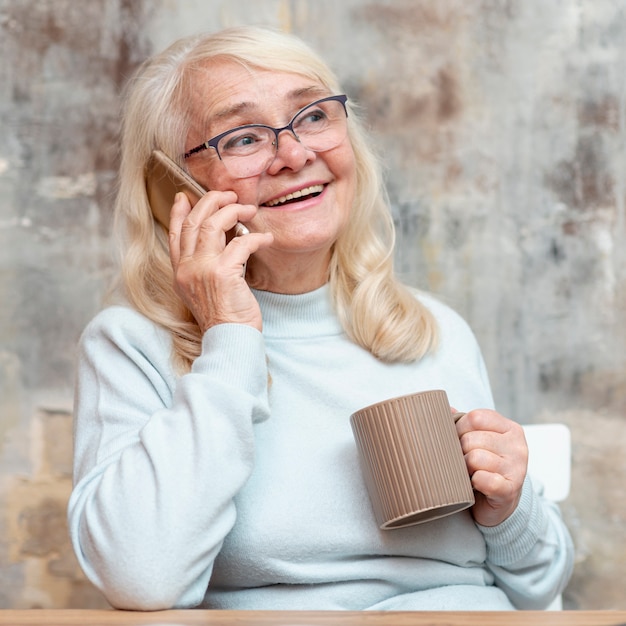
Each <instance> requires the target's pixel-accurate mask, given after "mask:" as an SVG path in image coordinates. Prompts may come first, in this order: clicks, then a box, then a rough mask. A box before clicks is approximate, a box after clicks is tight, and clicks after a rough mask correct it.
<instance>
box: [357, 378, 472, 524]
mask: <svg viewBox="0 0 626 626" xmlns="http://www.w3.org/2000/svg"><path fill="white" fill-rule="evenodd" d="M462 415H464V414H463V413H457V414H456V415H454V414H453V413H452V411H451V409H450V404H449V402H448V396H447V394H446V392H445V391H442V390H433V391H423V392H420V393H414V394H410V395H407V396H401V397H399V398H391V399H390V400H385V401H383V402H378V403H376V404H373V405H371V406H367V407H365V408H363V409H360V410H359V411H356V412H355V413H353V414H352V415H351V416H350V423H351V425H352V431H353V433H354V437H355V440H356V444H357V449H358V452H359V458H360V462H361V468H362V471H363V477H364V479H365V484H366V486H367V490H368V492H369V495H370V500H371V502H372V507H373V509H374V515H375V517H376V521H377V522H378V525H379V526H380V528H382V529H384V530H387V529H393V528H403V527H405V526H411V525H413V524H420V523H422V522H428V521H431V520H434V519H437V518H440V517H444V516H446V515H451V514H452V513H458V512H459V511H462V510H464V509H467V508H469V507H470V506H472V505H473V504H474V492H473V490H472V485H471V482H470V478H469V474H468V472H467V467H466V465H465V459H464V458H463V451H462V449H461V443H460V441H459V437H458V435H457V432H456V428H455V422H456V420H458V419H459V418H460V417H461V416H462Z"/></svg>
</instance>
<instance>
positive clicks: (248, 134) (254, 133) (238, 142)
mask: <svg viewBox="0 0 626 626" xmlns="http://www.w3.org/2000/svg"><path fill="white" fill-rule="evenodd" d="M272 141H273V133H272V132H271V131H269V130H268V129H267V128H264V127H262V126H253V127H242V128H235V129H234V130H232V131H230V132H229V133H228V134H227V135H225V136H224V137H222V139H221V140H220V143H219V150H220V152H221V153H224V154H238V155H239V154H251V153H253V152H256V151H257V150H260V149H261V148H263V147H264V146H265V145H267V144H268V143H271V142H272Z"/></svg>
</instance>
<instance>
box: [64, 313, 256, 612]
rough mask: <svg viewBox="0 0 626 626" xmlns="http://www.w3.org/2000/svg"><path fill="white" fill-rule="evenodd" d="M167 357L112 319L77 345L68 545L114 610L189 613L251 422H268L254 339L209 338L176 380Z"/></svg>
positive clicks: (244, 467) (152, 339) (229, 504)
mask: <svg viewBox="0 0 626 626" xmlns="http://www.w3.org/2000/svg"><path fill="white" fill-rule="evenodd" d="M169 350H170V346H169V341H168V340H167V338H166V335H165V334H164V333H162V332H160V331H157V329H156V327H155V326H154V325H153V324H151V323H150V322H148V321H147V320H145V319H144V318H142V317H141V316H139V315H138V314H136V313H134V312H131V311H130V310H127V309H121V308H116V309H111V310H109V311H106V312H105V313H104V314H101V315H100V316H99V317H98V318H96V320H95V321H94V322H93V323H92V324H91V325H90V326H89V327H88V328H87V330H86V332H85V333H84V335H83V338H82V340H81V345H80V353H79V364H78V381H77V388H76V404H75V477H74V481H75V486H74V490H73V493H72V496H71V499H70V504H69V525H70V534H71V538H72V542H73V545H74V548H75V551H76V554H77V556H78V559H79V561H80V563H81V566H82V567H83V569H84V571H85V572H86V574H87V576H88V577H89V578H90V580H91V581H92V582H93V583H94V584H95V585H96V586H97V587H98V588H99V589H100V590H101V591H102V592H103V593H104V595H105V597H106V598H107V600H108V601H109V602H110V603H111V604H112V605H113V606H115V607H118V608H126V609H143V610H149V609H165V608H171V607H188V606H195V605H197V604H199V603H200V602H201V600H202V598H203V596H204V593H205V591H206V587H207V584H208V581H209V578H210V575H211V570H212V566H213V562H214V559H215V557H216V555H217V554H218V553H219V551H220V548H221V545H222V542H223V539H224V537H225V536H226V535H227V534H228V532H229V531H230V529H231V528H232V526H233V524H234V522H235V517H236V511H235V505H234V503H233V498H234V496H235V495H236V494H237V492H238V491H239V490H240V489H241V487H242V486H243V485H244V483H245V482H246V480H247V478H248V476H249V475H250V472H251V470H252V466H253V457H254V440H253V432H252V427H253V422H254V421H259V420H261V419H264V418H265V417H267V415H268V409H267V368H266V362H265V354H264V347H263V340H262V336H261V334H260V333H259V332H258V331H257V330H255V329H253V328H251V327H249V326H243V325H235V324H222V325H219V326H216V327H215V328H212V329H210V330H209V331H208V332H207V333H206V334H205V336H204V339H203V345H202V354H201V355H200V356H199V357H198V358H197V359H196V361H195V362H194V364H193V367H192V370H191V372H190V373H189V374H186V375H184V376H182V377H181V378H180V379H179V380H178V381H176V378H175V376H174V375H173V373H172V372H171V369H170V367H169V356H170V351H169ZM174 389H175V391H173V390H174Z"/></svg>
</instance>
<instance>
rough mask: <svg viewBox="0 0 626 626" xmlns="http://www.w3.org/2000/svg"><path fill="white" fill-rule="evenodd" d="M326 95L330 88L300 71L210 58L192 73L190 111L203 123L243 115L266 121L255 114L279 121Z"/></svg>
mask: <svg viewBox="0 0 626 626" xmlns="http://www.w3.org/2000/svg"><path fill="white" fill-rule="evenodd" d="M326 95H330V92H329V90H328V89H327V88H326V87H325V86H324V85H322V84H321V83H320V82H318V81H316V80H314V79H312V78H309V77H306V76H302V75H300V74H294V73H290V72H276V71H271V70H261V69H255V68H248V67H243V66H242V65H239V64H237V63H234V62H232V61H214V62H212V63H211V64H210V65H207V66H206V67H205V68H203V70H202V71H201V72H199V73H197V74H196V84H195V85H194V88H193V97H192V114H193V115H194V116H195V117H196V122H199V123H201V124H204V125H207V126H211V125H221V124H222V123H225V124H227V125H228V123H229V122H231V121H237V123H239V121H238V120H243V119H246V118H249V119H251V120H254V121H266V120H265V119H261V118H260V117H259V116H263V118H267V117H269V118H272V117H275V118H276V119H277V120H278V121H282V120H283V119H284V117H285V115H286V116H289V115H290V114H291V113H294V112H295V111H296V110H297V109H298V108H300V107H301V106H304V105H305V104H308V103H309V102H311V101H312V100H315V99H317V98H322V97H324V96H326ZM241 123H246V122H241Z"/></svg>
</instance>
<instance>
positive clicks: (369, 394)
mask: <svg viewBox="0 0 626 626" xmlns="http://www.w3.org/2000/svg"><path fill="white" fill-rule="evenodd" d="M255 296H256V297H257V298H258V300H259V303H260V305H261V309H262V313H263V323H264V330H263V333H262V334H261V333H259V332H258V331H256V330H254V329H253V328H251V327H248V326H240V325H235V324H224V325H220V326H217V327H214V328H212V329H210V330H209V331H208V332H207V333H206V334H205V336H204V339H203V349H202V354H201V356H200V357H198V358H197V359H196V361H195V362H194V364H193V367H192V371H191V372H190V373H189V374H186V375H184V376H182V377H177V375H176V374H175V372H174V371H173V369H172V366H171V363H170V340H169V336H168V334H167V333H166V332H164V331H163V330H162V329H160V328H158V327H157V326H155V325H154V324H153V323H151V322H150V321H148V320H147V319H146V318H144V317H143V316H141V315H139V314H138V313H136V312H134V311H133V310H131V309H129V308H124V307H112V308H109V309H106V310H105V311H103V312H102V313H100V314H99V315H98V316H97V317H96V318H95V319H94V320H93V321H92V322H91V323H90V325H89V326H88V327H87V329H86V330H85V332H84V334H83V337H82V340H81V343H80V353H79V362H78V380H77V388H76V404H75V468H74V469H75V476H74V478H75V486H74V490H73V493H72V496H71V500H70V504H69V524H70V533H71V538H72V542H73V545H74V548H75V551H76V554H77V556H78V559H79V561H80V563H81V566H82V567H83V569H84V571H85V573H86V574H87V576H88V577H89V578H90V579H91V581H92V582H93V583H94V584H95V585H96V586H97V587H98V588H100V589H101V590H102V592H103V593H104V595H105V596H106V597H107V599H108V600H109V602H111V604H112V605H114V606H116V607H119V608H127V609H146V610H149V609H162V608H171V607H179V608H180V607H193V606H203V607H210V608H220V609H318V610H322V609H347V610H360V609H379V610H383V609H393V610H413V609H415V610H439V609H451V610H452V609H454V610H468V609H470V610H471V609H481V610H485V609H498V610H504V609H512V608H542V607H544V606H545V605H547V604H548V603H549V602H550V601H551V599H552V598H553V597H554V596H555V595H556V594H557V593H559V592H560V591H561V590H562V588H563V587H564V585H565V584H566V582H567V580H568V578H569V576H570V573H571V568H572V562H573V549H572V544H571V540H570V538H569V534H568V533H567V530H566V529H565V527H564V525H563V523H562V521H561V518H560V515H559V513H558V510H557V508H556V507H555V506H553V505H550V504H548V503H547V502H545V501H544V500H543V499H542V498H541V497H540V496H539V495H538V494H537V493H535V491H534V490H533V488H532V486H531V483H530V480H529V479H527V481H526V483H525V486H524V491H523V496H522V499H521V502H520V504H519V506H518V509H517V510H516V512H515V513H514V514H513V515H512V516H511V517H510V518H509V519H507V520H506V521H505V522H504V523H503V524H501V525H500V526H498V527H494V528H483V527H479V526H477V525H476V524H475V523H474V522H473V520H472V517H471V514H470V513H469V511H464V512H462V513H458V514H456V515H452V516H449V517H446V518H443V519H440V520H436V521H433V522H429V523H425V524H421V525H417V526H413V527H409V528H405V529H398V530H388V531H382V530H379V529H378V527H377V525H376V523H375V521H374V517H373V513H372V510H371V505H370V502H369V499H368V496H367V492H366V490H365V486H364V483H363V479H362V476H361V473H360V469H359V464H358V459H357V452H356V448H355V444H354V439H353V436H352V431H351V428H350V423H349V416H350V414H351V413H352V412H354V411H355V410H356V409H358V408H361V407H363V406H365V405H368V404H371V403H373V402H377V401H379V400H383V399H385V398H389V397H393V396H398V395H401V394H406V393H410V392H415V391H420V390H426V389H445V390H446V391H447V393H448V397H449V400H450V403H451V404H452V405H453V406H455V407H456V408H457V409H459V410H466V411H467V410H470V409H473V408H479V407H492V404H493V400H492V396H491V392H490V388H489V383H488V380H487V374H486V371H485V367H484V363H483V360H482V357H481V354H480V350H479V348H478V346H477V344H476V341H475V338H474V336H473V334H472V333H471V331H470V330H469V328H468V326H467V325H466V324H465V322H464V321H463V320H462V319H461V318H460V317H459V316H458V315H456V314H455V313H454V312H453V311H451V310H450V309H449V308H447V307H445V306H443V305H442V304H441V303H439V302H437V301H436V300H434V299H432V298H430V297H422V300H423V302H424V303H425V304H426V305H427V306H428V307H429V308H430V309H431V310H432V311H433V313H434V314H435V316H436V318H437V320H438V322H439V325H440V329H441V347H440V349H439V350H438V352H437V353H436V354H435V355H432V356H428V357H426V358H424V359H422V360H421V361H419V362H417V363H413V364H409V365H406V364H396V365H388V364H384V363H382V362H380V361H378V360H377V359H375V358H374V357H372V356H371V355H370V354H369V353H368V352H366V351H365V350H363V349H362V348H360V347H358V346H357V345H355V344H354V343H353V342H351V341H349V340H348V339H347V337H346V335H345V333H344V332H343V331H342V329H341V327H340V325H339V323H338V321H337V318H336V316H335V315H334V313H333V310H332V306H331V303H330V295H329V289H328V287H327V286H325V287H322V288H321V289H318V290H316V291H314V292H311V293H308V294H305V295H300V296H284V295H277V294H272V293H267V292H255ZM268 373H269V374H270V375H271V385H270V386H269V389H268ZM209 581H210V584H209Z"/></svg>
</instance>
